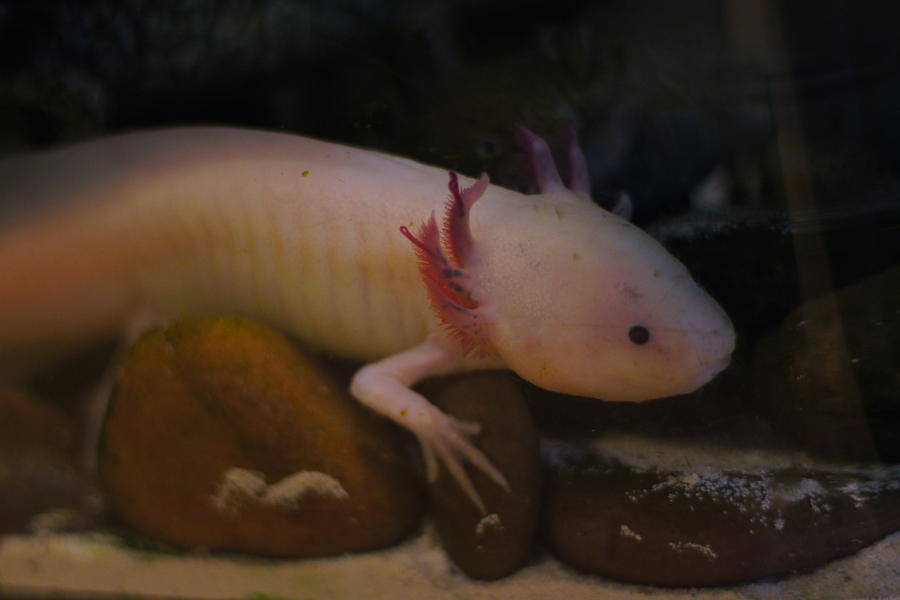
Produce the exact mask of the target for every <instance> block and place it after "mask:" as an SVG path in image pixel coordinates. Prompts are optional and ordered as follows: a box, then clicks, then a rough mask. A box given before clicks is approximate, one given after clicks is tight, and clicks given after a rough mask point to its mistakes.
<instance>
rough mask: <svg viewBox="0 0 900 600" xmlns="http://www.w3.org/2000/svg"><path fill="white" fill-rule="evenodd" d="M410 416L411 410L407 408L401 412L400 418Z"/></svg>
mask: <svg viewBox="0 0 900 600" xmlns="http://www.w3.org/2000/svg"><path fill="white" fill-rule="evenodd" d="M408 414H409V410H408V409H406V408H404V409H403V410H401V411H400V416H401V417H405V416H406V415H408Z"/></svg>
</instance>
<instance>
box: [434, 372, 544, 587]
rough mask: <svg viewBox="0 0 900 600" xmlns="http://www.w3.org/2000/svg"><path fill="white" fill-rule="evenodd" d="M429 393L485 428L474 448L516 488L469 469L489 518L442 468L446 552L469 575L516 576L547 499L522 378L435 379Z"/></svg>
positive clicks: (438, 493)
mask: <svg viewBox="0 0 900 600" xmlns="http://www.w3.org/2000/svg"><path fill="white" fill-rule="evenodd" d="M423 392H424V393H425V395H426V396H428V398H429V399H431V400H432V401H433V402H434V404H436V405H437V406H438V407H440V408H441V410H443V411H445V412H446V413H448V414H450V415H452V416H454V417H456V418H457V419H460V420H463V421H467V422H472V423H479V424H481V432H480V433H479V434H478V435H477V436H476V437H475V438H474V441H475V444H476V446H478V448H480V449H481V450H482V452H484V454H485V455H486V456H487V457H488V458H489V459H490V460H491V461H492V462H493V464H494V465H495V466H496V467H497V468H498V469H499V470H500V471H501V472H502V473H503V474H504V475H505V476H506V479H507V482H508V483H509V486H510V491H509V492H507V491H506V490H504V489H503V488H501V487H500V486H499V485H497V484H496V483H494V482H493V481H492V480H490V479H489V478H488V477H487V476H486V475H484V474H483V473H481V472H480V471H478V470H477V469H474V468H472V467H471V466H467V467H466V470H467V472H468V474H469V476H470V477H471V478H472V482H473V484H474V486H475V488H476V490H477V491H478V494H479V495H480V496H481V499H482V501H483V502H484V504H485V507H486V509H487V514H486V515H483V514H481V513H480V512H479V510H478V508H477V507H476V506H475V505H474V504H473V503H472V502H471V501H470V500H469V499H468V498H467V497H466V495H465V494H464V493H463V491H462V489H461V488H460V487H459V485H458V484H457V483H456V481H455V480H454V479H453V478H452V477H451V476H450V475H449V473H448V472H447V471H446V470H445V469H444V468H441V469H440V471H439V474H438V478H437V481H436V482H435V483H434V484H433V485H432V486H431V498H432V507H433V518H434V522H435V525H436V527H437V530H438V533H439V534H440V537H441V540H442V542H443V545H444V549H445V550H446V551H447V554H448V555H449V556H450V557H451V558H452V559H453V561H454V562H455V563H456V564H457V565H458V566H459V567H460V568H461V569H462V570H463V571H464V572H465V573H466V574H467V575H469V576H470V577H474V578H476V579H497V578H500V577H503V576H505V575H509V574H510V573H512V572H513V571H515V570H516V569H518V568H519V567H520V566H521V565H522V562H523V561H524V560H525V557H526V556H527V554H528V551H529V549H530V548H531V542H532V537H533V534H534V530H535V524H536V520H537V515H538V509H539V506H540V495H541V490H540V479H541V478H540V458H539V452H538V436H537V430H536V429H535V426H534V423H533V421H532V419H531V415H530V413H529V411H528V407H527V406H526V404H525V400H524V397H523V395H522V392H521V390H520V388H519V384H518V381H517V380H516V379H515V378H514V377H513V376H512V375H509V374H507V373H467V374H463V375H456V376H452V377H446V378H442V379H439V380H434V381H431V382H429V383H428V384H427V385H425V386H423Z"/></svg>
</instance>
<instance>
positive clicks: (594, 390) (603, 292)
mask: <svg viewBox="0 0 900 600" xmlns="http://www.w3.org/2000/svg"><path fill="white" fill-rule="evenodd" d="M533 198H534V200H533V201H532V203H531V206H529V207H528V209H527V210H519V211H517V213H516V216H512V215H511V216H510V218H509V219H508V221H507V223H506V225H505V226H504V227H503V229H502V231H495V232H494V233H493V234H492V235H491V236H490V237H489V238H486V239H484V238H482V239H480V240H479V244H478V250H479V251H478V253H477V258H478V260H477V262H473V265H472V269H471V271H472V274H473V280H474V282H473V283H474V284H473V288H474V289H478V290H479V291H480V292H481V293H482V294H483V295H484V297H485V298H486V299H489V300H486V302H485V306H484V310H485V311H486V312H487V313H488V314H489V315H490V319H491V323H492V327H491V332H490V334H489V337H490V338H491V343H492V345H493V346H494V348H495V350H496V351H497V353H498V354H499V355H500V356H501V357H502V359H503V360H504V362H505V363H506V364H507V365H508V366H509V367H510V368H511V369H513V370H514V371H515V372H516V373H518V374H519V375H520V376H522V377H523V378H525V379H527V380H529V381H531V382H532V383H534V384H536V385H538V386H540V387H543V388H546V389H549V390H553V391H558V392H562V393H567V394H575V395H580V396H589V397H593V398H600V399H603V400H609V401H640V400H649V399H653V398H661V397H665V396H673V395H677V394H685V393H688V392H692V391H694V390H696V389H697V388H699V387H700V386H702V385H703V384H705V383H706V382H708V381H709V380H710V379H712V378H713V377H714V376H715V375H716V374H717V373H718V372H719V371H721V370H722V369H724V368H725V367H726V366H727V365H728V364H729V361H730V357H731V353H732V351H733V349H734V344H735V335H734V329H733V327H732V324H731V321H730V320H729V318H728V316H727V315H726V314H725V312H724V311H723V310H722V309H721V308H720V307H719V305H718V304H717V303H716V302H715V300H713V299H712V298H711V297H710V296H709V295H708V294H707V293H706V292H705V291H704V290H703V289H702V288H701V287H700V286H699V285H698V284H697V283H696V282H695V281H694V280H693V279H692V278H691V276H690V275H689V273H688V271H687V269H686V268H685V267H684V265H682V264H681V263H680V262H679V261H678V260H676V259H675V258H674V257H673V256H671V255H670V254H669V253H668V252H667V251H666V250H665V249H664V248H663V247H662V246H661V245H660V244H659V243H658V242H656V240H654V239H653V238H651V237H650V236H649V235H647V234H646V233H644V232H643V231H641V230H640V229H638V228H637V227H635V226H633V225H632V224H630V223H629V222H627V221H625V220H623V219H621V218H619V217H618V216H616V215H614V214H612V213H609V212H606V211H604V210H602V209H600V208H598V207H596V206H595V205H593V204H588V203H587V202H584V201H582V200H581V199H579V198H576V197H574V195H572V194H571V192H568V191H565V190H564V191H561V192H558V193H556V194H554V195H552V196H548V195H542V196H534V197H533Z"/></svg>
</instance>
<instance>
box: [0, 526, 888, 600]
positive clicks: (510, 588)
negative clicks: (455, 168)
mask: <svg viewBox="0 0 900 600" xmlns="http://www.w3.org/2000/svg"><path fill="white" fill-rule="evenodd" d="M48 594H50V595H57V594H58V595H65V596H67V597H72V596H79V597H81V596H84V597H90V596H93V595H95V594H97V595H104V596H107V595H110V594H115V595H117V596H118V595H125V594H127V595H128V596H130V597H135V596H137V597H140V596H148V597H157V598H192V599H194V598H198V599H199V598H203V599H206V598H216V599H218V598H242V597H247V596H250V595H252V594H265V595H269V596H277V597H279V598H296V599H298V600H313V599H315V600H325V599H334V600H343V599H348V600H349V599H354V600H355V599H358V598H362V597H366V598H371V599H373V600H377V599H381V598H384V599H388V598H390V599H394V598H397V597H398V594H402V597H403V598H406V599H409V600H420V599H421V600H426V599H427V600H443V599H447V600H450V599H453V600H486V599H495V598H504V599H506V598H514V599H517V600H518V599H522V600H531V599H534V600H538V599H540V600H545V599H547V598H565V599H566V600H582V599H584V600H587V599H591V600H606V599H616V600H630V599H634V598H647V597H652V598H654V599H667V598H695V599H700V600H733V599H753V600H770V599H771V600H775V599H778V600H782V599H789V600H791V599H797V600H800V599H805V598H817V599H819V600H838V599H840V600H847V599H850V598H860V599H863V598H865V599H875V598H878V599H886V598H900V533H897V534H894V535H893V536H891V537H889V538H886V539H884V540H882V541H881V542H879V543H878V544H875V545H874V546H871V547H869V548H867V549H865V550H864V551H862V552H860V553H858V554H856V555H854V556H851V557H848V558H845V559H842V560H839V561H835V562H833V563H831V564H829V565H827V566H826V567H824V568H822V569H819V570H818V571H816V572H813V573H809V574H805V575H800V576H795V577H792V578H787V579H783V580H780V581H778V582H766V583H755V584H752V585H745V586H740V587H735V588H729V589H706V590H696V589H693V590H661V589H659V588H652V587H647V586H634V585H625V584H619V583H615V582H611V581H608V580H604V579H602V578H599V577H594V576H586V575H580V574H577V573H574V572H573V571H571V570H570V569H568V568H566V567H564V566H561V565H560V564H559V563H557V562H556V561H554V560H552V559H549V558H545V559H542V560H540V561H539V562H537V563H535V564H532V565H530V566H528V567H526V568H525V569H523V570H521V571H519V572H518V573H516V574H515V575H513V576H511V577H507V578H505V579H502V580H500V581H497V582H491V583H481V582H473V581H471V580H469V579H467V578H466V577H465V576H463V575H461V574H460V573H459V572H457V571H456V570H455V569H454V568H453V567H452V565H451V564H450V563H449V562H448V561H447V560H446V558H445V557H444V554H443V552H442V551H441V550H440V548H439V547H438V546H437V545H436V544H435V543H434V541H433V537H432V535H431V534H430V533H428V532H426V533H423V534H421V535H420V536H418V537H416V538H414V539H412V540H410V541H409V542H407V543H405V544H403V545H401V546H397V547H395V548H391V549H388V550H384V551H380V552H371V553H367V554H360V555H353V556H343V557H338V558H331V559H316V560H298V561H268V560H261V559H251V558H243V557H222V556H203V555H170V554H159V553H150V552H141V551H134V550H130V549H126V548H123V547H122V546H121V545H119V544H118V543H117V540H116V539H115V538H111V537H105V536H101V535H96V534H95V535H56V534H54V535H45V536H29V537H26V536H9V537H5V538H2V541H0V595H16V596H28V595H34V596H46V595H48ZM895 594H896V595H895Z"/></svg>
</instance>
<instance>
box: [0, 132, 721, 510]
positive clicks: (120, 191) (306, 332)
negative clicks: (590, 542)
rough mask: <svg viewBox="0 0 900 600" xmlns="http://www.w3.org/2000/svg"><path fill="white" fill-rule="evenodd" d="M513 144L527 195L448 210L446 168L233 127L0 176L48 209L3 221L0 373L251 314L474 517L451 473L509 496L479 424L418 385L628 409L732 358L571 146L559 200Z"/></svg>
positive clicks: (698, 295)
mask: <svg viewBox="0 0 900 600" xmlns="http://www.w3.org/2000/svg"><path fill="white" fill-rule="evenodd" d="M520 136H521V138H522V141H523V144H524V145H525V148H526V152H527V154H528V156H529V159H530V162H531V164H532V167H533V170H534V173H535V176H536V179H537V183H538V187H539V189H540V190H541V194H540V195H538V196H523V195H522V194H519V193H517V192H513V191H511V190H506V189H504V188H500V187H497V186H492V185H488V183H487V178H486V177H485V176H483V177H482V178H481V179H480V180H478V181H473V180H470V179H464V178H459V179H457V177H456V176H455V175H451V176H450V177H449V192H450V194H449V199H448V200H447V201H446V202H444V194H445V192H444V191H443V190H447V185H448V175H447V172H446V171H444V170H441V169H436V168H434V167H428V166H425V165H421V164H418V163H415V162H413V161H409V160H406V159H401V158H397V157H393V156H389V155H385V154H380V153H377V152H370V151H365V150H360V149H355V148H348V147H345V146H339V145H337V144H331V143H327V142H321V141H317V140H311V139H308V138H303V137H299V136H291V135H285V134H276V133H266V132H258V131H247V130H233V129H214V128H206V129H174V130H164V131H158V132H148V133H138V134H130V135H125V136H118V137H113V138H108V139H105V140H99V141H95V142H90V143H87V144H83V145H78V146H73V147H70V148H66V149H63V150H58V151H54V152H50V153H46V154H42V155H38V156H34V157H26V158H23V159H18V160H12V161H7V162H5V163H4V162H0V197H2V198H4V199H5V200H6V201H8V202H17V203H29V202H37V203H39V204H43V205H48V206H51V208H52V210H50V209H48V210H45V211H44V214H43V215H42V217H41V218H34V219H30V220H29V219H24V218H18V217H17V218H14V219H12V220H10V221H9V222H8V223H5V224H0V273H2V274H4V277H3V278H2V279H0V362H2V361H11V360H12V359H13V358H18V357H21V356H34V357H41V356H42V355H44V354H46V353H48V352H50V351H52V350H53V349H55V348H61V347H64V348H69V347H77V346H79V345H84V344H87V343H89V342H91V341H95V340H96V339H98V338H101V337H104V336H109V335H114V334H115V333H116V332H117V331H121V330H123V329H124V327H125V324H126V323H127V321H128V319H129V318H130V315H132V314H133V313H134V312H135V311H136V310H139V309H140V308H142V307H145V306H148V305H149V306H151V307H152V308H153V309H155V310H156V311H158V312H160V313H162V314H165V315H168V316H180V315H185V314H194V313H208V312H237V313H242V314H246V315H249V316H252V317H257V318H261V319H264V320H267V321H269V322H270V323H272V324H274V325H276V326H278V327H280V328H282V329H284V330H285V331H287V332H288V333H290V334H292V335H294V336H296V337H298V338H299V339H301V340H302V341H304V342H305V343H306V344H308V345H309V346H311V347H312V348H314V349H317V350H319V351H322V352H327V353H332V354H337V355H342V356H346V357H349V358H355V359H359V360H363V361H369V363H368V364H367V365H366V366H364V367H363V368H361V369H360V370H359V371H358V372H357V373H356V375H355V376H354V378H353V380H352V382H351V392H352V393H353V394H354V396H356V397H357V399H359V400H360V401H361V402H362V403H363V404H365V405H367V406H369V407H370V408H372V409H374V410H376V411H377V412H379V413H381V414H383V415H385V416H387V417H389V418H391V419H392V420H394V421H396V422H397V423H399V424H400V425H402V426H404V427H405V428H407V429H409V430H410V431H412V432H413V433H414V434H415V435H416V437H417V438H418V440H419V442H420V443H421V446H422V449H423V455H424V458H425V462H426V467H427V470H428V474H429V476H430V477H434V476H435V474H436V472H437V465H438V463H439V462H440V463H443V464H444V465H445V466H446V467H447V469H448V471H449V472H450V473H451V475H452V476H453V477H454V478H455V479H456V480H457V481H458V482H459V483H460V485H461V486H462V488H463V489H464V490H465V492H466V493H467V495H468V496H469V498H470V499H471V500H472V501H473V503H475V505H476V506H478V508H479V509H480V510H482V512H484V511H485V508H486V507H485V506H484V504H483V503H482V502H481V499H480V498H479V496H478V494H477V492H476V490H475V489H474V486H473V485H472V483H471V481H470V479H469V477H468V475H467V473H466V471H465V468H464V466H463V465H464V463H465V462H469V463H471V464H472V465H473V466H474V467H475V468H478V469H480V470H482V471H483V472H485V473H486V474H488V476H490V477H491V478H492V479H493V480H494V481H496V482H497V483H498V484H499V485H502V486H505V485H506V481H505V478H504V477H503V474H502V473H500V472H499V471H498V470H497V469H496V468H494V467H493V465H491V463H490V462H489V461H488V460H487V459H486V458H485V457H484V455H483V454H482V453H481V452H480V451H479V450H478V449H477V448H476V447H475V446H474V445H473V444H472V442H471V440H470V437H471V436H472V435H475V433H476V432H477V430H478V427H477V425H475V424H467V423H461V422H459V421H457V420H455V419H453V418H451V417H449V416H447V415H445V414H444V413H442V412H441V411H439V410H438V409H437V408H435V407H434V406H433V405H431V404H430V403H429V402H428V401H427V400H426V399H424V398H423V397H422V396H420V395H419V394H417V393H416V392H415V391H413V390H412V389H411V386H412V385H414V384H415V383H416V382H417V381H419V380H421V379H423V378H425V377H429V376H433V375H440V374H445V373H451V372H457V371H465V370H472V369H482V368H498V367H509V368H512V369H513V370H514V371H516V372H517V373H518V374H519V375H521V376H522V377H523V378H525V379H527V380H529V381H532V382H533V383H535V384H537V385H539V386H542V387H546V388H549V389H552V390H555V391H560V392H564V393H571V394H580V395H584V396H591V397H596V398H602V399H608V400H645V399H649V398H654V397H661V396H666V395H672V394H676V393H685V392H687V391H691V390H692V389H695V388H696V387H699V386H700V385H702V384H703V383H705V382H706V381H707V380H708V379H709V378H711V377H712V376H713V375H715V373H716V372H717V371H718V370H721V368H723V367H724V365H725V364H727V358H728V355H729V354H730V352H731V348H732V347H733V343H734V338H733V331H732V330H731V325H730V322H728V319H727V317H726V316H725V315H724V313H723V312H722V311H721V309H720V308H719V307H718V306H717V305H716V304H715V302H714V301H712V300H711V299H710V298H709V297H708V296H707V295H706V294H705V293H704V292H703V291H702V290H700V288H699V286H697V285H696V284H695V283H694V282H693V281H692V280H690V278H689V277H688V276H687V272H686V270H685V269H684V267H683V266H682V265H681V264H680V263H678V262H677V261H676V260H675V259H674V258H672V257H671V256H669V255H668V253H666V252H665V250H663V249H662V247H661V246H659V244H657V243H656V242H655V241H653V240H652V239H651V238H649V237H648V236H646V234H643V232H641V231H640V230H638V229H637V228H635V227H633V226H632V225H630V224H628V223H627V222H626V221H624V220H623V219H621V218H619V217H618V216H616V215H613V214H611V213H608V212H606V211H603V210H602V209H600V208H598V207H597V206H595V205H593V204H592V203H591V202H590V192H589V189H588V178H587V171H586V168H585V166H584V157H583V156H582V155H581V151H580V149H579V148H578V145H577V142H576V140H575V136H574V132H573V131H572V130H569V131H568V141H567V154H568V157H569V164H570V176H569V185H570V187H569V188H566V187H565V185H564V184H563V183H562V181H561V178H560V177H559V175H558V173H557V171H556V167H555V165H554V163H553V159H552V156H551V154H550V151H549V148H548V147H547V145H546V143H545V142H544V141H543V140H542V139H540V138H538V137H537V136H535V135H534V134H532V133H531V132H529V131H528V130H526V129H524V128H523V129H521V130H520ZM63 198H68V199H71V200H74V201H75V202H73V203H71V204H69V203H61V202H59V200H60V199H63ZM55 204H56V205H58V206H53V205H55ZM625 209H627V207H625V208H621V207H620V210H618V211H617V212H621V213H624V212H626V210H625ZM438 215H439V216H440V217H441V225H440V226H439V225H438V222H437V216H438ZM3 225H6V226H5V227H4V226H3ZM6 275H9V277H6ZM625 289H631V290H638V291H639V296H640V297H631V296H629V295H628V294H623V292H622V290H625ZM663 290H668V291H666V292H665V297H664V298H660V296H661V294H663ZM650 304H653V305H654V307H655V308H654V309H653V310H652V311H651V310H649V308H648V307H649V305H650ZM684 323H692V324H693V327H694V329H695V330H696V331H695V332H689V331H686V330H683V329H682V330H680V331H679V327H681V326H683V324H684ZM598 326H602V331H600V332H598V330H597V329H598ZM635 328H638V329H635ZM644 330H645V331H646V335H640V336H636V335H634V333H633V332H634V331H644ZM644 338H646V339H644ZM635 339H637V340H639V341H640V343H638V342H636V341H635Z"/></svg>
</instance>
